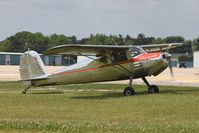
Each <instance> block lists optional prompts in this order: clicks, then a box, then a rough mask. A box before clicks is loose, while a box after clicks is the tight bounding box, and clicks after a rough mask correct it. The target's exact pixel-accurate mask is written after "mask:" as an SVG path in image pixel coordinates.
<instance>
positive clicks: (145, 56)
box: [56, 53, 161, 75]
mask: <svg viewBox="0 0 199 133" xmlns="http://www.w3.org/2000/svg"><path fill="white" fill-rule="evenodd" d="M160 55H161V53H146V54H141V55H138V56H136V57H134V58H132V59H130V60H126V61H122V62H117V63H112V64H106V65H100V66H96V67H94V68H85V69H80V70H71V71H66V72H61V73H57V74H56V75H63V74H72V73H79V72H86V71H94V70H96V69H99V68H104V67H109V66H115V65H121V64H126V63H131V62H139V61H143V60H150V59H155V58H159V57H160Z"/></svg>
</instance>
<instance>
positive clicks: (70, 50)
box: [43, 44, 131, 55]
mask: <svg viewBox="0 0 199 133" xmlns="http://www.w3.org/2000/svg"><path fill="white" fill-rule="evenodd" d="M129 48H131V46H115V45H84V44H68V45H60V46H56V47H52V48H50V49H48V50H46V51H44V52H43V54H44V55H55V54H56V55H103V54H106V53H107V51H112V50H113V51H125V50H128V49H129Z"/></svg>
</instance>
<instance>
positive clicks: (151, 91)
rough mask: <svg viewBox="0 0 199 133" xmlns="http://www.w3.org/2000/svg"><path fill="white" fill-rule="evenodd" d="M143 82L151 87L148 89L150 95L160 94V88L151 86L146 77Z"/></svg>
mask: <svg viewBox="0 0 199 133" xmlns="http://www.w3.org/2000/svg"><path fill="white" fill-rule="evenodd" d="M142 80H143V81H144V83H145V84H146V85H147V86H148V87H149V88H148V93H149V94H154V93H159V88H158V86H156V85H150V84H149V82H148V81H147V80H146V78H145V77H142Z"/></svg>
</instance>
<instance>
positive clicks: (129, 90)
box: [123, 87, 135, 96]
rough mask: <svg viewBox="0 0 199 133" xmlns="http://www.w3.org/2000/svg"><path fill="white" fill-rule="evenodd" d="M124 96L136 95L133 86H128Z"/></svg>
mask: <svg viewBox="0 0 199 133" xmlns="http://www.w3.org/2000/svg"><path fill="white" fill-rule="evenodd" d="M123 94H124V96H130V95H135V91H134V89H133V88H132V87H126V88H125V89H124V91H123Z"/></svg>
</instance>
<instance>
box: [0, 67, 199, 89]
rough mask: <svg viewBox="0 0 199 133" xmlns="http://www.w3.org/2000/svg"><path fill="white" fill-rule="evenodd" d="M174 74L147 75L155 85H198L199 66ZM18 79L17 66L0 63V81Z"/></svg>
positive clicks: (180, 70)
mask: <svg viewBox="0 0 199 133" xmlns="http://www.w3.org/2000/svg"><path fill="white" fill-rule="evenodd" d="M59 68H62V67H61V66H59V67H58V66H56V67H55V66H48V67H47V70H48V71H49V72H53V71H55V70H57V69H59ZM173 71H174V76H173V77H171V76H170V72H169V69H166V70H165V71H164V72H163V73H161V74H160V75H158V76H157V77H153V76H151V77H147V79H148V81H149V82H150V83H151V84H156V85H172V86H173V85H174V86H198V87H199V68H198V69H196V68H187V69H185V68H181V69H180V68H173ZM17 80H20V75H19V66H8V65H6V66H5V65H0V81H17ZM108 83H122V84H128V80H123V81H115V82H108ZM134 84H144V82H143V81H142V80H141V79H136V80H134Z"/></svg>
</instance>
